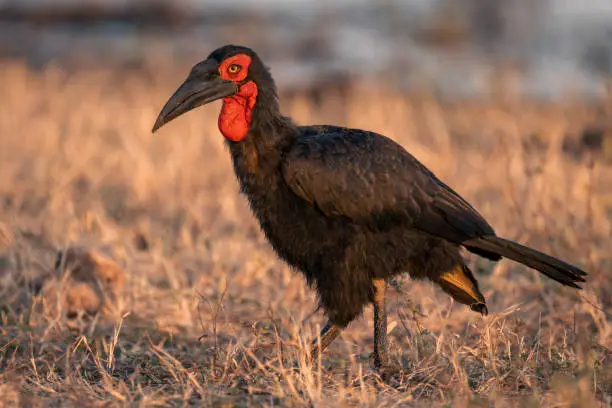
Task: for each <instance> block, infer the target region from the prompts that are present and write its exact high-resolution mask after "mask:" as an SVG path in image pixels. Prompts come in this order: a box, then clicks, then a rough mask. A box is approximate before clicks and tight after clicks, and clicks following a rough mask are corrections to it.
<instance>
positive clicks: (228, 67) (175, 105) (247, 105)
mask: <svg viewBox="0 0 612 408" xmlns="http://www.w3.org/2000/svg"><path fill="white" fill-rule="evenodd" d="M262 91H264V92H267V93H270V94H271V95H272V99H273V100H274V102H275V97H276V95H275V91H274V83H273V81H272V77H271V76H270V73H269V71H268V70H267V68H266V67H265V66H264V65H263V63H262V62H261V60H260V59H259V57H258V56H257V54H256V53H255V52H254V51H253V50H251V49H250V48H247V47H241V46H236V45H226V46H224V47H221V48H219V49H217V50H215V51H213V52H212V53H211V54H210V55H209V56H208V58H206V59H205V60H204V61H202V62H200V63H198V64H196V65H195V66H194V67H193V68H192V69H191V72H190V73H189V76H188V77H187V79H186V80H185V82H183V84H182V85H181V86H180V87H179V88H178V89H177V90H176V92H175V93H174V95H172V96H171V97H170V99H169V100H168V102H166V105H164V107H163V108H162V111H161V113H160V114H159V116H158V117H157V120H156V121H155V125H153V132H155V131H156V130H157V129H159V128H160V127H162V126H163V125H165V124H166V123H168V122H170V121H171V120H173V119H175V118H177V117H179V116H180V115H182V114H183V113H186V112H188V111H190V110H192V109H194V108H197V107H198V106H201V105H206V104H208V103H210V102H213V101H216V100H218V99H223V101H224V104H223V108H222V110H221V114H220V116H219V129H220V130H221V133H223V135H224V136H225V137H226V138H227V139H229V140H231V141H234V142H237V141H240V140H242V139H244V138H245V137H246V135H247V133H248V130H249V128H250V125H251V121H252V111H253V109H254V107H255V104H256V103H257V102H258V99H261V96H263V95H262ZM258 95H259V98H258Z"/></svg>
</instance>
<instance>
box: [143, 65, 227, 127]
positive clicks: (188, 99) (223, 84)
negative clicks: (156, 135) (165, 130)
mask: <svg viewBox="0 0 612 408" xmlns="http://www.w3.org/2000/svg"><path fill="white" fill-rule="evenodd" d="M198 76H202V75H194V74H193V73H192V74H191V75H189V77H188V78H187V80H186V81H185V82H183V84H182V85H181V86H180V87H179V88H178V89H177V90H176V92H175V93H174V95H172V96H171V97H170V99H169V100H168V102H166V105H164V107H163V109H162V110H161V112H160V114H159V116H158V117H157V120H156V121H155V124H154V125H153V130H152V132H155V131H156V130H157V129H159V128H160V127H162V126H163V125H165V124H166V123H168V122H170V121H171V120H173V119H175V118H177V117H179V116H181V115H182V114H183V113H186V112H188V111H190V110H192V109H194V108H197V107H198V106H201V105H206V104H207V103H210V102H213V101H216V100H217V99H221V98H225V97H228V96H232V95H234V94H235V93H236V92H238V87H237V86H236V84H235V83H234V82H232V81H228V80H225V79H221V78H219V77H216V76H215V77H213V78H210V76H209V79H201V78H198Z"/></svg>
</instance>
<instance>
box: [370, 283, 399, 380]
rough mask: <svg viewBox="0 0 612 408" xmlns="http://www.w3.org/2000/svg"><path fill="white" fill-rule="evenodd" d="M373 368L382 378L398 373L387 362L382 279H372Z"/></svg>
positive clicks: (384, 290)
mask: <svg viewBox="0 0 612 408" xmlns="http://www.w3.org/2000/svg"><path fill="white" fill-rule="evenodd" d="M373 283H374V290H375V291H374V296H373V302H372V303H373V304H374V366H375V367H376V368H377V369H378V370H379V371H380V372H381V373H382V374H383V376H384V377H386V376H390V375H393V374H395V373H396V372H397V371H399V370H398V369H397V368H396V367H394V366H393V365H392V364H391V363H390V360H389V353H388V347H387V346H388V341H387V311H386V308H385V293H386V291H387V282H386V281H385V280H384V279H374V281H373Z"/></svg>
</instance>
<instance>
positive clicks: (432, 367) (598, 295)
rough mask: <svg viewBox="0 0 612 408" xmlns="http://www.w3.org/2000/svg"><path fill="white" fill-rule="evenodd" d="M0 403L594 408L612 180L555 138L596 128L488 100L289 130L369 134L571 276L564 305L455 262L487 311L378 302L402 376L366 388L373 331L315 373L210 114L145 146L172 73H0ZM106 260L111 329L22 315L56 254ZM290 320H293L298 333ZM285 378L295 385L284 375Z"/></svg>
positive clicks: (348, 335) (505, 268)
mask: <svg viewBox="0 0 612 408" xmlns="http://www.w3.org/2000/svg"><path fill="white" fill-rule="evenodd" d="M0 69H1V72H0V89H2V93H3V101H4V102H3V107H2V114H1V115H0V166H1V168H0V169H1V174H2V177H1V178H0V308H1V309H0V319H1V320H0V400H3V402H4V403H5V404H7V403H11V402H14V403H20V404H22V405H25V406H36V405H41V406H56V405H66V406H72V405H74V406H97V405H103V406H107V405H136V406H149V405H176V406H182V405H188V404H195V405H201V404H203V405H220V406H234V405H238V406H251V405H271V404H279V405H295V406H331V405H334V406H347V405H354V404H358V405H361V406H396V405H414V406H470V407H479V406H491V404H494V405H495V406H534V407H535V406H540V405H542V406H609V405H610V401H611V399H612V314H611V312H612V303H611V300H610V299H612V283H611V282H610V279H609V273H610V270H611V269H612V244H611V240H610V236H611V232H612V188H611V186H612V167H611V166H610V165H609V164H606V163H605V161H600V160H599V158H598V157H597V154H591V153H589V152H587V153H586V154H585V155H582V156H580V158H578V159H576V158H575V157H573V156H571V155H568V154H566V153H565V152H564V151H563V149H562V145H563V139H564V138H565V137H566V135H576V134H578V133H579V132H580V131H581V129H582V128H583V127H584V126H587V125H593V124H599V123H600V122H601V120H602V118H605V117H606V116H608V117H610V115H611V114H612V108H611V106H612V101H605V102H601V103H598V104H594V105H591V106H589V105H587V104H585V103H580V102H577V101H572V100H571V99H569V98H568V99H567V100H564V101H562V103H561V102H560V103H558V104H542V103H532V102H528V101H520V100H516V99H512V98H505V97H503V98H502V97H501V96H500V97H495V98H491V99H490V100H487V101H471V102H462V103H441V102H437V101H436V100H434V99H433V98H432V97H430V96H429V95H413V96H412V97H406V96H403V95H399V94H397V93H395V92H393V91H390V90H385V91H374V90H371V89H368V88H367V86H365V85H355V87H353V88H351V89H350V90H349V91H348V97H347V99H346V100H343V99H342V98H341V97H340V96H339V95H337V94H334V93H330V94H328V95H326V96H327V98H325V99H324V104H323V105H322V106H316V105H315V104H313V103H311V102H310V101H309V100H308V99H307V98H306V97H304V96H300V95H298V96H293V97H291V98H289V99H284V100H282V105H283V106H284V108H285V112H286V113H288V114H291V115H292V116H293V117H294V118H295V119H296V120H297V121H298V122H299V123H314V122H318V123H324V122H328V123H339V124H345V125H350V126H354V127H362V128H366V129H371V130H376V131H379V132H381V133H385V134H387V135H389V136H391V137H393V138H395V139H396V140H398V141H399V142H400V143H402V144H403V145H404V146H405V147H406V148H408V149H409V150H410V151H412V152H413V153H414V154H415V155H416V156H417V157H418V158H420V159H421V160H422V161H423V162H424V163H425V164H426V165H428V166H429V167H430V168H431V169H432V170H434V171H435V172H436V173H437V174H439V175H440V176H441V177H442V178H443V179H444V180H446V181H448V182H449V184H451V185H452V186H454V187H456V189H457V190H458V191H459V192H460V193H461V194H462V195H464V196H465V197H466V198H467V199H468V200H469V201H471V202H472V203H474V205H475V206H476V207H477V208H478V209H479V210H480V211H481V212H482V213H483V214H484V215H485V216H486V217H487V218H488V219H489V220H490V222H491V223H492V224H493V225H494V226H495V228H496V229H497V231H498V233H500V234H501V235H503V236H506V237H509V238H514V239H517V240H520V241H522V242H525V243H528V244H531V245H533V246H535V247H537V248H540V249H542V250H545V251H548V252H550V253H552V254H556V255H558V256H560V257H562V258H564V259H567V260H571V261H573V262H574V263H576V264H578V265H580V266H582V267H584V268H585V269H587V270H588V271H589V272H590V276H589V282H588V284H587V285H586V288H585V290H584V291H583V292H580V293H578V292H575V291H572V290H570V289H565V288H562V287H560V286H559V285H557V284H555V283H553V282H551V281H550V280H548V279H546V278H542V277H541V276H539V275H537V274H536V273H535V272H533V271H530V270H526V269H525V268H523V267H521V266H518V265H516V264H513V263H511V262H507V261H504V262H501V263H500V264H498V265H495V266H494V265H492V264H490V263H488V262H485V261H482V260H479V259H477V258H475V257H470V258H469V259H470V262H472V266H473V267H474V268H475V269H477V270H478V271H479V273H478V276H479V279H480V281H481V288H482V289H483V292H484V293H485V296H486V297H487V299H488V302H489V310H490V311H491V312H492V313H491V315H490V316H489V317H487V318H482V317H480V316H479V315H477V314H475V313H473V312H471V311H469V309H468V308H467V307H464V306H461V305H454V304H452V303H451V302H450V301H449V298H448V297H447V296H446V295H444V294H443V293H442V292H441V291H440V290H438V289H436V288H434V287H433V286H431V284H429V283H421V282H410V281H409V280H407V279H405V280H403V281H399V282H397V287H398V291H397V293H395V294H394V297H393V298H392V299H391V302H390V305H389V309H390V316H391V320H392V323H391V325H390V329H391V334H390V338H391V341H392V356H393V359H394V360H395V361H396V362H398V364H400V365H401V366H402V367H403V368H404V372H403V374H402V375H401V376H399V377H397V378H394V379H392V380H391V382H390V383H389V384H384V383H382V382H381V381H379V379H378V378H377V377H376V375H374V373H373V371H372V369H371V360H370V352H371V349H372V321H371V318H372V312H371V310H367V311H366V312H365V314H364V316H363V317H362V318H361V319H360V320H359V321H357V322H355V323H354V324H353V325H352V326H351V327H350V329H349V330H347V331H346V332H345V333H344V334H343V335H342V337H341V339H340V340H339V341H337V342H336V343H335V344H334V345H333V346H332V348H331V350H330V351H329V352H328V353H327V354H326V355H325V356H324V358H323V365H324V369H322V370H311V369H309V368H308V367H304V366H303V364H302V360H301V357H299V356H300V355H301V354H299V352H300V351H303V350H304V348H303V346H304V344H305V342H306V341H307V339H309V338H310V336H311V335H312V333H314V332H316V330H317V327H318V325H321V324H322V323H323V322H324V319H323V317H322V315H321V313H320V312H319V313H317V314H315V315H314V316H312V317H310V318H309V319H306V318H307V317H308V316H309V315H310V314H311V313H312V311H313V310H314V309H315V299H314V296H313V293H312V291H311V290H309V289H307V288H306V287H305V286H304V282H303V280H302V279H301V277H299V275H297V274H295V273H293V272H292V271H291V270H289V268H287V267H286V266H285V265H284V264H283V263H282V262H281V261H279V260H278V259H277V258H276V257H275V256H274V254H273V253H272V251H271V249H270V248H269V246H268V245H267V243H266V242H265V240H264V238H263V237H262V235H261V234H260V232H259V230H258V226H257V224H256V222H255V221H254V219H253V218H252V216H251V215H250V213H249V211H248V207H247V205H246V203H245V199H244V198H243V197H240V196H238V194H237V183H236V181H235V180H234V176H233V174H232V170H231V167H230V163H229V157H228V155H227V153H226V152H225V151H224V147H223V143H222V138H221V136H220V134H219V133H218V131H217V129H216V115H217V111H218V106H211V107H206V108H202V109H200V110H199V111H197V112H194V113H191V114H189V115H187V116H186V117H184V118H181V120H177V121H175V122H173V123H172V124H171V125H168V127H166V128H164V130H163V131H162V132H161V133H159V134H155V135H152V134H151V133H150V128H151V125H152V123H153V121H154V119H155V116H156V114H157V112H158V110H159V108H160V107H161V105H162V104H163V102H165V100H166V98H167V97H168V96H169V95H170V93H171V92H172V91H173V90H174V88H175V86H176V85H178V83H179V82H180V81H181V80H182V79H183V77H184V75H185V74H186V72H187V68H185V70H183V71H184V72H183V71H180V72H170V71H164V72H162V73H160V72H154V71H149V72H122V73H112V72H107V71H81V72H75V73H72V74H68V73H66V72H63V71H61V70H59V69H56V68H53V67H49V68H46V69H45V70H43V71H42V72H38V73H35V72H32V71H30V70H28V69H27V68H25V67H23V66H22V65H20V64H14V63H10V64H9V63H4V64H3V65H2V67H1V68H0ZM71 245H78V246H82V247H86V248H95V249H97V250H100V251H103V252H105V253H106V254H107V255H108V256H110V257H111V258H113V259H114V260H115V261H116V262H118V263H119V264H120V265H121V266H122V267H124V268H125V269H126V270H127V271H128V276H127V280H126V283H125V286H123V288H122V289H121V292H120V299H119V302H118V304H120V305H121V311H120V313H119V314H118V315H117V314H104V313H100V314H97V315H95V316H93V317H91V316H89V319H88V320H87V319H86V317H87V316H83V315H82V314H79V316H78V317H77V319H80V320H83V321H80V322H79V324H77V325H74V324H72V323H74V322H70V320H69V319H68V317H67V316H66V315H67V313H64V315H60V316H48V315H46V314H44V313H43V312H42V311H41V310H42V308H41V304H42V303H44V299H43V297H42V296H41V295H39V294H36V292H35V286H36V282H37V280H38V279H39V278H40V277H41V276H45V275H47V274H49V273H53V270H54V264H55V260H56V255H57V251H58V250H62V249H64V248H66V247H68V246H71ZM304 320H305V321H304ZM295 361H298V362H300V365H301V367H302V370H292V369H290V367H292V364H293V362H295Z"/></svg>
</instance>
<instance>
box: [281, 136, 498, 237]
mask: <svg viewBox="0 0 612 408" xmlns="http://www.w3.org/2000/svg"><path fill="white" fill-rule="evenodd" d="M282 171H283V176H284V178H285V181H286V182H287V184H288V186H289V187H290V188H291V190H292V191H293V192H294V193H295V194H297V195H298V196H299V197H301V198H302V199H304V200H306V201H307V202H309V203H310V204H311V205H313V206H316V207H317V208H318V209H319V210H320V211H321V212H323V213H324V214H325V215H327V216H344V217H348V218H350V219H352V220H353V221H354V222H364V223H372V222H374V223H377V222H379V221H381V220H383V221H384V220H393V222H397V221H401V222H402V223H405V224H407V225H409V226H412V227H414V228H417V229H419V230H422V231H424V232H427V233H430V234H432V235H434V236H438V237H441V238H444V239H447V240H449V241H452V242H455V243H461V242H463V241H466V240H468V239H472V238H476V237H481V236H486V235H495V232H494V231H493V229H492V228H491V226H490V225H489V224H488V223H487V222H486V221H485V220H484V219H483V218H482V216H481V215H480V214H478V212H477V211H476V210H475V209H474V208H472V206H470V205H469V204H468V203H467V202H466V201H465V200H463V199H462V198H461V197H460V196H459V195H458V194H457V193H455V192H454V191H453V190H452V189H451V188H450V187H448V186H447V185H446V184H444V183H442V182H441V181H440V180H438V179H437V178H436V176H435V175H434V174H433V173H431V172H430V171H429V170H428V169H427V168H426V167H425V166H423V165H422V164H421V163H420V162H419V161H418V160H417V159H415V158H414V157H413V156H412V155H410V154H409V153H408V152H407V151H406V150H405V149H404V148H402V147H401V146H400V145H399V144H397V143H395V142H394V141H392V140H391V139H389V138H387V137H385V136H382V135H378V134H375V133H371V132H365V131H361V130H357V129H344V128H339V127H308V128H302V136H301V137H299V138H298V139H297V140H296V142H295V143H294V145H293V146H292V148H291V149H290V150H289V152H288V153H287V155H286V157H285V160H284V162H283V168H282Z"/></svg>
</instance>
